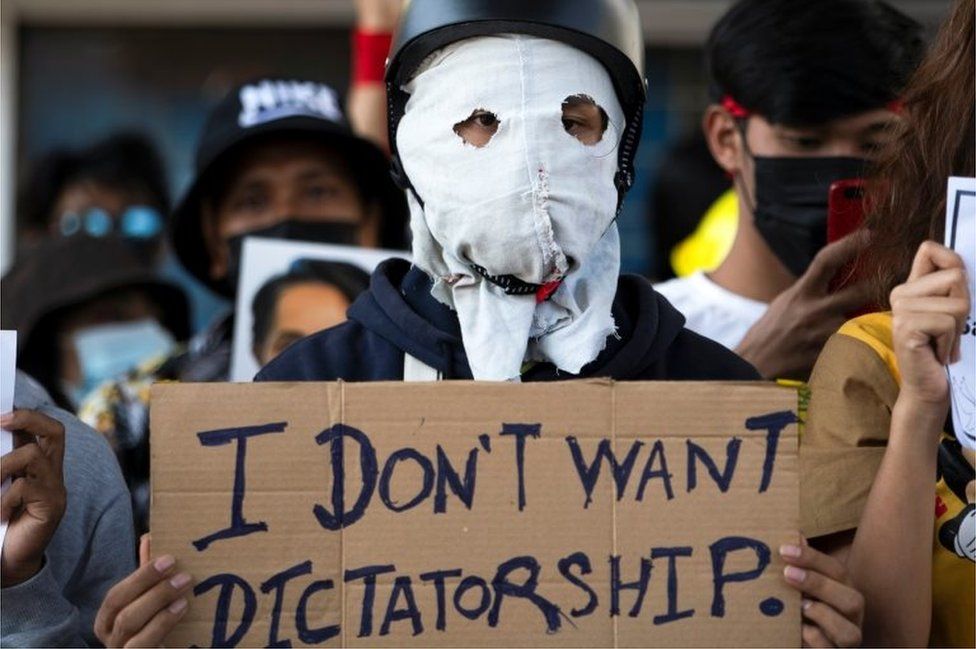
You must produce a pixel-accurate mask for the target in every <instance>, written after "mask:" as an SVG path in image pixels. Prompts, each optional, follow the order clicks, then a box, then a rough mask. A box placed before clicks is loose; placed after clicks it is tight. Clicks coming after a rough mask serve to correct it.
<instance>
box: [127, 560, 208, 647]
mask: <svg viewBox="0 0 976 649" xmlns="http://www.w3.org/2000/svg"><path fill="white" fill-rule="evenodd" d="M192 583H193V580H192V579H191V578H190V575H188V574H187V573H185V572H179V573H176V574H175V575H173V576H172V577H170V578H169V579H163V580H161V581H159V582H158V583H156V584H155V585H154V586H153V587H152V588H150V589H149V590H147V591H146V592H144V593H143V594H142V595H140V596H139V597H138V598H137V599H136V600H135V601H134V602H131V603H130V604H128V605H127V606H126V607H125V608H123V609H122V610H121V611H119V612H118V614H117V615H116V616H115V621H114V622H113V624H112V637H113V638H114V639H115V640H117V641H118V643H119V644H125V645H126V646H128V643H129V640H130V639H132V638H135V637H136V636H138V635H139V634H141V633H143V631H144V630H145V629H146V626H147V625H148V624H149V623H150V621H152V620H153V618H155V617H156V615H157V614H158V613H161V612H163V611H166V610H167V609H168V607H169V606H171V605H174V604H175V603H176V602H177V601H178V600H180V599H183V601H184V604H185V601H186V600H185V598H184V595H186V593H187V591H188V590H189V589H190V586H191V584H192Z"/></svg>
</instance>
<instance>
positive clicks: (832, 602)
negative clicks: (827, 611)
mask: <svg viewBox="0 0 976 649" xmlns="http://www.w3.org/2000/svg"><path fill="white" fill-rule="evenodd" d="M783 577H784V578H785V579H786V581H787V583H789V584H790V585H791V586H793V588H796V589H797V590H799V591H800V592H801V593H804V594H806V595H808V596H810V597H812V598H814V599H818V600H820V601H821V602H823V603H824V604H826V605H827V606H830V607H832V608H834V609H836V610H837V611H838V612H839V613H840V614H841V615H843V616H844V617H846V618H847V619H849V620H860V619H861V618H862V617H863V612H864V596H863V595H861V593H859V592H858V591H857V590H855V589H854V588H851V587H850V586H848V585H847V584H844V583H841V582H840V581H837V580H835V579H831V578H829V577H827V576H825V575H823V574H821V573H819V572H816V571H814V570H809V569H806V568H799V567H797V566H793V565H787V566H786V568H785V569H784V570H783Z"/></svg>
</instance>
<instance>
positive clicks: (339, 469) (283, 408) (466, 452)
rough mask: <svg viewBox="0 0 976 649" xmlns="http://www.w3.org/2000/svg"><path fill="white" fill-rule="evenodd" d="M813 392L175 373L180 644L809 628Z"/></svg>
mask: <svg viewBox="0 0 976 649" xmlns="http://www.w3.org/2000/svg"><path fill="white" fill-rule="evenodd" d="M796 405H797V398H796V393H795V392H794V391H792V390H788V389H784V388H779V387H776V386H773V385H769V384H750V383H737V384H729V383H616V384H615V383H612V382H608V381H574V382H564V383H558V384H522V385H517V384H504V383H498V384H496V383H475V382H444V383H426V384H425V383H412V384H405V383H351V384H350V383H301V384H285V383H281V384H249V385H233V384H208V385H199V384H198V385H186V384H183V385H180V384H170V385H166V384H162V385H156V386H154V387H153V394H152V432H151V434H152V439H151V441H152V464H151V466H152V485H153V501H152V540H153V553H154V554H155V555H157V556H158V555H162V554H165V553H170V554H173V555H174V556H176V557H177V559H178V562H179V566H180V569H182V570H189V571H190V572H191V574H192V575H193V576H194V579H195V586H194V593H195V598H194V599H193V600H192V601H191V603H190V608H189V610H188V612H187V614H186V617H185V618H184V619H183V621H182V622H181V623H180V625H179V626H178V627H177V629H176V630H175V631H174V632H173V633H172V634H171V636H170V637H169V638H168V639H167V644H166V646H170V647H178V646H181V647H186V646H190V645H197V646H238V645H240V646H287V645H285V644H282V643H284V642H286V641H287V642H289V643H291V645H292V646H302V645H326V646H433V645H437V646H454V647H460V646H496V647H511V646H522V647H527V646H586V647H615V646H760V645H766V646H790V645H792V646H798V645H799V641H800V608H799V605H800V598H799V595H798V593H797V592H796V591H794V590H792V589H790V588H789V587H788V586H787V585H786V584H785V582H784V581H783V579H782V570H783V567H784V564H783V563H782V562H781V560H780V559H779V555H778V548H779V546H780V545H781V544H782V543H786V542H793V543H795V542H797V540H798V536H797V529H798V489H797V461H796V453H797V434H796V425H795V423H794V422H795V419H796V418H795V415H794V412H795V410H796Z"/></svg>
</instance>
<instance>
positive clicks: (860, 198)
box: [827, 178, 864, 243]
mask: <svg viewBox="0 0 976 649" xmlns="http://www.w3.org/2000/svg"><path fill="white" fill-rule="evenodd" d="M863 221H864V179H863V178H850V179H847V180H838V181H837V182H835V183H834V184H832V185H831V186H830V194H829V195H828V197H827V243H833V242H834V241H837V240H839V239H843V238H844V237H846V236H847V235H849V234H851V233H852V232H854V231H855V230H857V229H858V228H859V227H861V223H862V222H863Z"/></svg>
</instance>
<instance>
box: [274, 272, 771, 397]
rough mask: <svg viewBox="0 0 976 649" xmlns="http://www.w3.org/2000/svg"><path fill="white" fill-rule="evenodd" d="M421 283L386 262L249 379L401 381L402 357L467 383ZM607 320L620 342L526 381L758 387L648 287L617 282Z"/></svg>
mask: <svg viewBox="0 0 976 649" xmlns="http://www.w3.org/2000/svg"><path fill="white" fill-rule="evenodd" d="M430 288H431V280H430V278H428V277H427V275H426V274H425V273H424V272H423V271H421V270H419V269H417V268H414V267H411V265H410V264H409V263H408V262H406V261H404V260H402V259H390V260H388V261H385V262H383V263H382V264H380V266H379V267H378V268H377V269H376V271H375V272H374V273H373V276H372V279H371V280H370V286H369V290H368V291H366V292H365V293H363V294H362V295H360V296H359V298H358V299H357V300H356V301H355V302H354V303H353V305H352V306H351V307H350V308H349V313H348V317H349V320H348V321H347V322H345V323H343V324H341V325H338V326H336V327H333V328H331V329H326V330H325V331H320V332H319V333H316V334H313V335H311V336H309V337H307V338H304V339H302V340H300V341H298V342H297V343H295V344H293V345H291V346H290V347H289V348H288V349H286V350H285V351H284V352H282V353H281V355H279V356H278V357H277V358H275V359H274V360H273V361H271V362H270V363H269V364H268V365H267V366H265V368H264V369H262V370H261V371H260V372H259V373H258V375H257V377H255V380H256V381H334V380H336V379H343V380H345V381H399V380H403V358H404V352H407V353H409V354H411V355H412V356H414V357H415V358H417V359H419V360H420V361H422V362H424V363H425V364H427V365H429V366H430V367H432V368H434V369H436V370H437V371H439V372H440V373H441V374H442V376H443V377H444V378H445V379H470V378H472V377H471V369H470V368H469V367H468V360H467V356H466V355H465V352H464V345H463V344H462V343H461V329H460V326H459V324H458V319H457V315H456V314H455V313H454V312H453V311H451V309H449V308H448V307H447V306H445V305H443V304H441V303H440V302H438V301H437V300H436V299H434V297H433V296H432V295H431V294H430ZM613 316H614V320H615V321H616V323H617V330H618V335H619V337H614V336H611V337H610V338H609V340H608V342H607V346H606V348H605V349H604V350H603V351H602V352H601V353H600V355H599V356H598V357H597V358H596V360H594V361H593V362H591V363H590V364H588V365H587V366H586V367H584V368H583V370H582V371H581V372H580V374H578V375H574V374H568V373H566V372H557V371H556V368H555V367H554V366H553V365H551V364H548V363H537V364H535V365H534V366H532V367H531V368H530V369H529V370H528V371H526V372H525V373H524V374H522V380H523V381H554V380H561V379H573V378H584V377H586V378H589V377H606V378H612V379H616V380H619V381H638V380H659V381H664V380H667V381H674V380H702V381H704V380H757V379H759V375H758V374H757V373H756V371H755V370H754V369H753V367H752V366H751V365H749V364H748V363H747V362H745V361H744V360H742V359H741V358H739V357H738V356H736V355H735V354H734V353H732V352H731V351H729V350H728V349H726V348H725V347H723V346H721V345H719V344H718V343H716V342H714V341H712V340H709V339H707V338H704V337H702V336H699V335H698V334H696V333H694V332H692V331H689V330H688V329H685V328H684V322H685V319H684V316H682V315H681V314H680V313H678V311H677V310H676V309H675V308H674V307H673V306H671V304H670V303H669V302H668V301H667V300H665V299H664V298H663V297H661V296H660V295H658V294H657V293H655V292H654V289H653V288H651V285H650V283H649V282H648V281H647V280H646V279H644V278H642V277H638V276H636V275H623V276H621V277H620V280H619V282H618V284H617V295H616V298H615V299H614V303H613Z"/></svg>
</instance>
